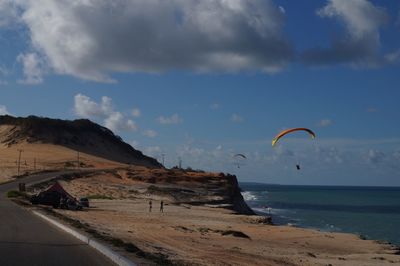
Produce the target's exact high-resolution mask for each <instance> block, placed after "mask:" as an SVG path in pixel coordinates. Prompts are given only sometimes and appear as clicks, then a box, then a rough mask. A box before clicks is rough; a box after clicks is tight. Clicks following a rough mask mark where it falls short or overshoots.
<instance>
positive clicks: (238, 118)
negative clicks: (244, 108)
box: [231, 114, 244, 123]
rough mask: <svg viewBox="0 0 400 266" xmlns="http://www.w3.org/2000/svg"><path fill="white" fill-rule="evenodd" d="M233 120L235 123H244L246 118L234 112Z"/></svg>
mask: <svg viewBox="0 0 400 266" xmlns="http://www.w3.org/2000/svg"><path fill="white" fill-rule="evenodd" d="M231 121H232V122H234V123H242V122H243V121H244V118H243V117H242V116H240V115H238V114H232V116H231Z"/></svg>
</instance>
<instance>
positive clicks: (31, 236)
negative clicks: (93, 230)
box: [0, 173, 114, 266]
mask: <svg viewBox="0 0 400 266" xmlns="http://www.w3.org/2000/svg"><path fill="white" fill-rule="evenodd" d="M55 175H56V173H46V174H40V175H35V176H30V177H26V178H23V179H19V180H17V181H14V182H12V183H7V184H3V185H0V215H1V220H0V265H2V266H3V265H41V266H42V265H57V266H58V265H90V266H94V265H114V264H113V263H112V262H111V261H110V260H109V259H108V258H106V257H104V256H103V255H102V254H101V253H99V252H97V251H96V250H95V249H93V248H91V247H90V246H88V245H87V244H85V243H83V242H81V241H79V240H78V239H76V238H74V237H72V236H70V235H68V234H66V233H64V232H63V231H61V230H60V229H58V228H56V227H54V226H53V225H50V224H48V223H47V222H45V221H43V220H42V219H40V218H39V217H37V216H36V215H34V214H32V213H31V212H30V211H28V210H26V209H24V208H22V207H20V206H18V205H17V204H15V203H13V202H12V201H10V200H9V199H7V198H6V196H5V193H6V192H7V191H9V190H12V189H16V188H17V186H18V183H19V182H24V183H31V182H39V181H42V180H46V179H49V178H52V177H54V176H55Z"/></svg>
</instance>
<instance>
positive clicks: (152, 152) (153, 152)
mask: <svg viewBox="0 0 400 266" xmlns="http://www.w3.org/2000/svg"><path fill="white" fill-rule="evenodd" d="M161 152H162V151H161V148H160V147H159V146H150V147H146V148H145V149H144V150H143V153H144V154H146V155H148V156H151V157H158V156H160V154H161Z"/></svg>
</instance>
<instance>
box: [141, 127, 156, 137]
mask: <svg viewBox="0 0 400 266" xmlns="http://www.w3.org/2000/svg"><path fill="white" fill-rule="evenodd" d="M142 133H143V135H144V136H146V137H149V138H154V137H156V136H157V132H156V131H154V130H152V129H148V130H145V131H143V132H142Z"/></svg>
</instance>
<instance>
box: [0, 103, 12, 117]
mask: <svg viewBox="0 0 400 266" xmlns="http://www.w3.org/2000/svg"><path fill="white" fill-rule="evenodd" d="M8 114H10V113H9V112H8V111H7V107H6V106H4V105H1V104H0V115H8Z"/></svg>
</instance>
